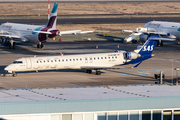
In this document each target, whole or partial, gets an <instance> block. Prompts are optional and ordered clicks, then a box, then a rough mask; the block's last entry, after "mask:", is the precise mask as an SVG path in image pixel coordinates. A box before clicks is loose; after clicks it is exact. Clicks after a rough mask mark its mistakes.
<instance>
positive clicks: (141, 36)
mask: <svg viewBox="0 0 180 120" xmlns="http://www.w3.org/2000/svg"><path fill="white" fill-rule="evenodd" d="M148 37H149V36H148V35H147V34H141V35H139V40H140V41H141V42H146V40H147V39H148Z"/></svg>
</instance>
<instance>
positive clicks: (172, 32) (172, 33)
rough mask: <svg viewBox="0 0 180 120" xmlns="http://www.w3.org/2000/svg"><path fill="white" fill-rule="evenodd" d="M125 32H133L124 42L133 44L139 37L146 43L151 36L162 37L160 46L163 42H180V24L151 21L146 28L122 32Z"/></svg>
mask: <svg viewBox="0 0 180 120" xmlns="http://www.w3.org/2000/svg"><path fill="white" fill-rule="evenodd" d="M122 31H124V32H132V34H131V35H130V36H128V37H126V38H125V39H124V42H126V43H127V42H131V41H132V40H133V39H134V38H136V37H137V36H139V40H140V41H141V42H145V41H146V40H147V38H148V37H150V36H160V37H162V38H160V39H159V42H158V45H163V41H175V40H180V23H175V22H162V21H150V22H148V23H146V25H145V26H144V28H141V27H139V28H137V29H136V31H133V30H122Z"/></svg>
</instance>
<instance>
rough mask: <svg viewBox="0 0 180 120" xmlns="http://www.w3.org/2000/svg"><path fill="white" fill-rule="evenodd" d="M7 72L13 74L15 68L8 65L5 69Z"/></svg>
mask: <svg viewBox="0 0 180 120" xmlns="http://www.w3.org/2000/svg"><path fill="white" fill-rule="evenodd" d="M4 70H5V71H8V72H12V71H13V67H12V66H11V65H8V66H7V67H5V68H4Z"/></svg>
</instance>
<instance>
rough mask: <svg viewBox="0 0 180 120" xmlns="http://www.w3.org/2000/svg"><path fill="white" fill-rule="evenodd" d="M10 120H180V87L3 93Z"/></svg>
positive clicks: (1, 105)
mask: <svg viewBox="0 0 180 120" xmlns="http://www.w3.org/2000/svg"><path fill="white" fill-rule="evenodd" d="M0 118H4V119H8V120H180V86H178V85H177V86H176V85H167V84H166V85H157V84H154V85H150V84H149V85H126V86H121V85H115V86H113V85H112V86H85V87H54V88H24V89H23V88H22V89H1V90H0Z"/></svg>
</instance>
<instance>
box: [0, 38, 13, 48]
mask: <svg viewBox="0 0 180 120" xmlns="http://www.w3.org/2000/svg"><path fill="white" fill-rule="evenodd" d="M0 43H1V44H2V45H4V46H8V47H9V49H15V46H16V42H15V41H14V40H13V39H12V38H6V37H5V38H2V37H1V38H0Z"/></svg>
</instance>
